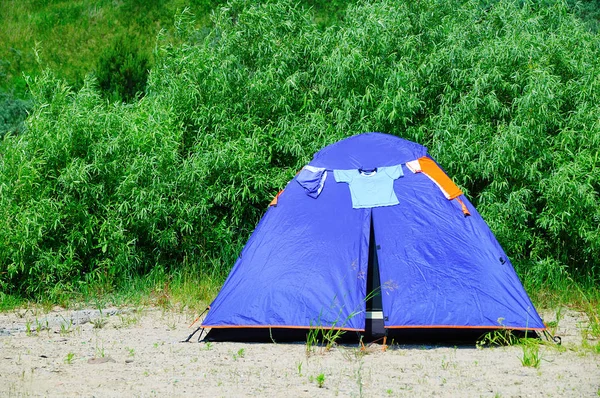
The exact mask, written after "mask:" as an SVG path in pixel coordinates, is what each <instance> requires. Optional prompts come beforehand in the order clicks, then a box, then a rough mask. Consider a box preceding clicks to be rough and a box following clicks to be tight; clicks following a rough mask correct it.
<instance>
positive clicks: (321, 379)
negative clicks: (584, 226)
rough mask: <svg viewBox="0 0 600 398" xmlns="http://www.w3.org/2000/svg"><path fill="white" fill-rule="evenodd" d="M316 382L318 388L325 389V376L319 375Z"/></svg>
mask: <svg viewBox="0 0 600 398" xmlns="http://www.w3.org/2000/svg"><path fill="white" fill-rule="evenodd" d="M315 380H316V382H317V386H318V387H319V388H323V384H325V374H324V373H319V374H318V376H317V377H316V379H315Z"/></svg>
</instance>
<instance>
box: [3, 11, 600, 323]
mask: <svg viewBox="0 0 600 398" xmlns="http://www.w3.org/2000/svg"><path fill="white" fill-rule="evenodd" d="M599 9H600V3H598V2H597V1H588V2H584V3H574V2H565V1H555V0H545V1H539V2H537V1H536V2H532V1H509V0H506V1H505V0H500V1H475V0H468V1H460V2H456V1H450V0H425V1H419V2H400V1H390V0H381V1H356V2H355V1H348V2H344V1H333V2H317V1H308V0H305V1H288V0H281V1H262V2H254V1H244V0H232V1H230V2H225V1H208V0H187V1H185V0H162V1H155V2H145V1H141V0H121V1H113V0H110V1H108V0H96V1H91V0H72V1H60V0H54V1H45V2H40V1H37V0H22V1H17V0H6V1H4V2H3V6H2V8H0V25H1V26H2V28H0V90H1V93H0V137H1V138H2V141H1V142H0V303H2V304H1V305H2V306H10V305H14V303H15V302H20V301H21V300H24V299H26V300H29V299H31V300H48V301H51V302H67V303H68V302H69V300H72V299H73V297H83V298H86V297H88V298H89V297H92V296H95V295H97V294H99V293H101V294H109V293H111V292H131V291H136V289H132V286H141V287H140V289H145V288H149V289H154V290H157V289H158V290H160V289H162V290H165V289H178V291H179V292H180V294H181V295H182V297H184V296H185V297H192V298H194V299H198V298H200V299H203V300H210V298H211V297H212V295H214V293H215V291H216V290H217V289H218V287H219V285H220V283H222V281H223V280H224V277H225V276H226V275H227V273H228V271H229V270H230V267H231V265H232V264H233V262H234V260H235V258H236V257H237V255H238V253H239V251H240V249H241V247H242V245H243V244H244V243H245V241H246V239H247V238H248V236H249V234H250V233H251V231H252V229H253V228H254V226H255V224H256V222H257V221H258V219H259V218H260V216H261V215H262V213H263V212H264V211H265V208H266V206H267V204H268V203H269V201H270V199H271V198H272V197H273V196H274V195H275V194H276V193H277V192H278V191H279V190H280V189H281V188H283V187H284V186H285V184H286V183H287V181H289V180H290V179H291V178H292V177H293V175H294V174H295V172H296V171H297V170H298V169H299V168H300V167H302V166H303V165H304V164H306V163H307V162H308V161H309V160H310V159H311V156H312V154H313V153H314V152H316V151H317V150H318V149H320V148H322V147H323V146H324V145H327V144H329V143H332V142H335V141H337V140H339V139H341V138H343V137H346V136H349V135H354V134H357V133H360V132H365V131H383V132H388V133H391V134H396V135H399V136H402V137H404V138H407V139H410V140H413V141H417V142H419V143H421V144H424V145H426V146H427V147H428V148H429V149H430V153H431V154H432V156H433V157H435V158H436V160H437V161H438V162H440V164H441V165H442V166H443V167H444V168H445V169H446V170H447V171H448V173H449V175H450V176H452V177H453V179H454V180H455V181H456V182H457V183H458V184H459V185H460V186H461V187H462V188H463V189H464V191H465V192H466V194H467V196H468V197H469V198H470V199H471V200H472V201H473V203H474V204H475V205H476V206H477V208H478V210H479V211H480V213H481V214H482V215H483V217H484V218H485V219H486V220H487V222H488V224H489V225H490V227H491V228H492V230H493V231H494V233H495V234H496V236H497V237H498V239H499V241H500V243H501V244H502V246H503V247H504V249H505V250H506V252H507V253H509V255H510V257H511V259H512V261H513V263H514V265H515V267H516V268H517V271H518V272H519V274H520V276H521V278H522V279H523V281H524V283H525V285H526V287H527V288H528V290H529V291H530V293H532V294H533V296H534V299H535V300H537V301H538V302H540V301H542V300H545V299H548V297H549V298H550V299H551V300H554V299H560V300H562V299H564V300H569V301H571V302H578V303H585V305H586V306H588V307H590V308H592V311H593V312H594V313H595V316H596V319H597V317H598V306H597V303H598V297H599V296H600V294H599V293H598V282H599V281H600V260H599V259H600V197H599V195H600V160H599V157H598V153H599V151H600V40H599V37H598V34H597V30H598V16H599V15H600V14H599V13H598V10H599ZM138 284H139V285H138ZM548 293H550V295H549V296H548Z"/></svg>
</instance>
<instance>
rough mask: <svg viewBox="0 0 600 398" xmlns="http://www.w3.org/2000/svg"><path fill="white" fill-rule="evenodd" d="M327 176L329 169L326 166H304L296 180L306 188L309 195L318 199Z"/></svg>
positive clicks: (305, 190)
mask: <svg viewBox="0 0 600 398" xmlns="http://www.w3.org/2000/svg"><path fill="white" fill-rule="evenodd" d="M326 178H327V171H326V170H325V168H323V167H321V168H309V167H304V168H302V170H300V173H298V175H297V176H296V181H297V182H298V184H300V186H302V188H304V192H306V194H307V195H308V196H310V197H311V198H313V199H316V198H318V197H319V195H320V194H321V190H322V189H323V184H324V183H325V180H326Z"/></svg>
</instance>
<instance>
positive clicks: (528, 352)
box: [521, 339, 542, 369]
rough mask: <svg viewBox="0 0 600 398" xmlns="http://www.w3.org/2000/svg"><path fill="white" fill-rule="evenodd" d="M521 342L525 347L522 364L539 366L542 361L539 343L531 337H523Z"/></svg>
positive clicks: (532, 366) (533, 366)
mask: <svg viewBox="0 0 600 398" xmlns="http://www.w3.org/2000/svg"><path fill="white" fill-rule="evenodd" d="M521 344H522V347H523V357H522V358H521V364H522V365H523V366H527V367H531V368H536V369H537V368H539V367H540V363H541V362H542V356H541V354H540V346H539V343H538V342H537V341H534V340H531V339H522V340H521Z"/></svg>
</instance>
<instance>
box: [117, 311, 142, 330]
mask: <svg viewBox="0 0 600 398" xmlns="http://www.w3.org/2000/svg"><path fill="white" fill-rule="evenodd" d="M117 316H118V317H119V321H120V322H119V323H118V324H116V325H115V328H116V329H121V328H128V327H130V326H133V325H136V324H137V323H138V322H139V321H140V318H141V316H140V315H139V314H138V313H134V314H132V315H122V314H118V315H117Z"/></svg>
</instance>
